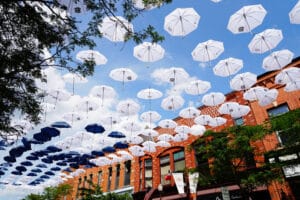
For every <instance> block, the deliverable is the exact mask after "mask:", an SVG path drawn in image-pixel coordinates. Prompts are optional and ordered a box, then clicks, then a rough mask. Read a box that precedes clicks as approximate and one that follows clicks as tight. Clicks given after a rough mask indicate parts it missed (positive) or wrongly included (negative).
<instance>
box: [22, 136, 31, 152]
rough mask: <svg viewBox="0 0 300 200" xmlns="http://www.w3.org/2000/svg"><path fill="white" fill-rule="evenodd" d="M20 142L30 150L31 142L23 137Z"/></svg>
mask: <svg viewBox="0 0 300 200" xmlns="http://www.w3.org/2000/svg"><path fill="white" fill-rule="evenodd" d="M21 142H22V143H23V145H24V147H25V148H26V149H28V150H31V143H30V141H29V140H28V139H27V138H25V137H23V138H22V140H21Z"/></svg>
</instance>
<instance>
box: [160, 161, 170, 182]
mask: <svg viewBox="0 0 300 200" xmlns="http://www.w3.org/2000/svg"><path fill="white" fill-rule="evenodd" d="M159 159H160V180H161V184H163V185H165V184H168V182H166V180H165V176H166V175H168V174H169V171H170V155H166V156H163V157H160V158H159Z"/></svg>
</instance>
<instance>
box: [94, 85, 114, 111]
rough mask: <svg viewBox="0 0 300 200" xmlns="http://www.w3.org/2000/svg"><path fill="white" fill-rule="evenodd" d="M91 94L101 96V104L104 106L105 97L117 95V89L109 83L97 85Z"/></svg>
mask: <svg viewBox="0 0 300 200" xmlns="http://www.w3.org/2000/svg"><path fill="white" fill-rule="evenodd" d="M90 95H91V96H93V97H99V98H101V106H103V102H104V99H112V98H114V97H115V96H116V91H115V89H114V88H113V87H110V86H108V85H96V86H94V87H93V88H92V89H91V91H90Z"/></svg>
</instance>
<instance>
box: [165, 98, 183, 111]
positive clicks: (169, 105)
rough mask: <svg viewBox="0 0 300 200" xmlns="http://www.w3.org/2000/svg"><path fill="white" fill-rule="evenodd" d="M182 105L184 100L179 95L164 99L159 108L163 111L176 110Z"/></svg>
mask: <svg viewBox="0 0 300 200" xmlns="http://www.w3.org/2000/svg"><path fill="white" fill-rule="evenodd" d="M183 104H184V99H183V98H182V97H181V96H179V95H170V96H168V97H166V98H164V99H163V100H162V102H161V107H162V108H163V109H164V110H177V109H179V108H181V107H182V106H183Z"/></svg>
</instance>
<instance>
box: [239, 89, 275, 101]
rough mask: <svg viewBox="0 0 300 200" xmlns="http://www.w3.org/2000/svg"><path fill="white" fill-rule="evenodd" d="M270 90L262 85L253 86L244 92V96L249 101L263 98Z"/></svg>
mask: <svg viewBox="0 0 300 200" xmlns="http://www.w3.org/2000/svg"><path fill="white" fill-rule="evenodd" d="M268 90H269V89H268V88H265V87H261V86H256V87H252V88H250V89H249V90H247V91H246V92H244V94H243V98H244V99H245V100H248V101H256V100H259V99H261V98H262V97H263V96H264V94H265V93H266V92H267V91H268Z"/></svg>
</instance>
